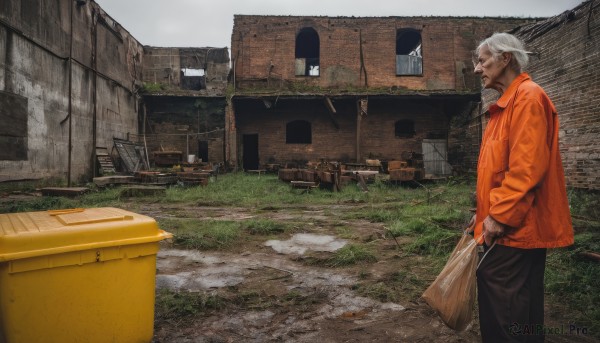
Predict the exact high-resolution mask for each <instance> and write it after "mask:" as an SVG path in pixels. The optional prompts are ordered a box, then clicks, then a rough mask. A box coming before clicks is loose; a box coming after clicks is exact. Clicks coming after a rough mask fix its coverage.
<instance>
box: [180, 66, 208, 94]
mask: <svg viewBox="0 0 600 343" xmlns="http://www.w3.org/2000/svg"><path fill="white" fill-rule="evenodd" d="M180 75H181V89H188V90H193V91H199V90H201V89H206V75H205V74H204V69H192V68H181V74H180Z"/></svg>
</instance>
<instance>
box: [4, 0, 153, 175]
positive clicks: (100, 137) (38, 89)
mask: <svg viewBox="0 0 600 343" xmlns="http://www.w3.org/2000/svg"><path fill="white" fill-rule="evenodd" d="M71 5H72V6H73V9H72V27H73V30H72V32H73V34H72V35H71V15H70V13H71ZM71 38H72V39H71ZM71 41H72V50H71V49H70V46H71ZM0 51H1V52H2V53H0V107H2V108H3V110H2V111H0V121H2V122H3V123H4V122H8V121H10V119H14V118H19V120H21V121H24V122H26V125H25V126H24V125H23V124H18V123H17V124H15V126H14V127H13V128H11V129H7V130H3V131H0V150H6V149H10V147H11V144H14V142H15V141H18V142H23V144H26V149H25V150H26V152H27V153H26V154H19V153H17V154H14V156H6V154H5V155H0V181H7V180H22V179H40V178H60V179H63V180H64V179H67V176H68V175H69V174H70V177H71V180H72V181H73V182H78V181H84V180H88V179H89V178H90V177H91V176H92V175H93V172H92V166H93V154H94V147H95V146H105V147H108V148H109V150H110V148H111V147H112V138H113V137H117V138H126V137H127V133H128V132H137V126H138V125H137V103H138V97H137V95H136V89H137V87H139V86H140V85H141V82H140V81H139V80H140V79H141V71H142V56H143V49H142V46H141V45H140V44H139V43H138V42H137V41H136V40H135V39H134V38H133V37H131V35H130V34H129V33H128V32H127V31H125V30H124V29H123V28H122V27H121V26H120V25H119V24H118V23H116V22H115V21H113V20H112V19H111V18H110V17H109V16H108V15H107V14H106V13H105V12H104V11H103V10H102V9H101V8H100V7H99V6H98V5H97V4H96V3H95V2H92V1H88V2H86V3H85V4H83V5H77V3H76V2H74V1H67V0H56V1H44V2H39V1H36V0H4V1H2V2H1V3H0ZM70 51H72V60H71V61H72V67H71V70H72V72H71V73H72V77H71V88H70V90H71V107H72V109H71V113H72V115H71V116H70V117H69V79H70V77H69V69H70V68H69V64H70V60H69V55H70ZM15 99H21V100H22V101H21V102H23V103H25V104H26V105H25V106H24V110H23V111H21V110H20V107H19V106H13V105H10V104H14V102H15V101H16V100H15ZM94 99H95V100H94ZM17 102H19V101H17ZM9 105H10V106H9ZM94 110H95V111H94ZM94 113H95V116H94ZM94 122H95V125H94ZM69 126H70V127H71V130H69ZM24 127H25V129H24ZM23 129H24V130H25V131H23ZM69 131H71V135H69ZM94 133H95V135H94ZM69 136H71V137H70V138H69ZM94 136H95V137H96V141H94ZM11 142H12V143H11ZM69 142H71V144H69ZM69 146H71V149H72V150H71V158H70V160H71V167H70V170H69Z"/></svg>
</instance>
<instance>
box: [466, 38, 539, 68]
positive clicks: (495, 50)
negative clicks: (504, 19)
mask: <svg viewBox="0 0 600 343" xmlns="http://www.w3.org/2000/svg"><path fill="white" fill-rule="evenodd" d="M484 45H485V46H487V47H488V49H490V52H491V53H492V56H494V58H496V59H498V58H500V56H501V55H502V53H504V52H508V53H510V54H512V56H513V59H512V61H513V62H512V63H511V64H512V67H513V68H514V69H515V70H516V71H518V72H521V69H522V68H526V67H527V64H528V63H529V55H528V54H530V52H529V51H526V50H525V47H524V44H523V42H522V41H521V40H520V39H519V38H517V37H515V36H513V35H511V34H510V33H498V32H497V33H494V34H493V35H492V36H490V37H488V38H486V39H484V40H483V41H481V43H479V46H478V47H477V50H475V53H476V54H479V50H480V49H481V47H483V46H484Z"/></svg>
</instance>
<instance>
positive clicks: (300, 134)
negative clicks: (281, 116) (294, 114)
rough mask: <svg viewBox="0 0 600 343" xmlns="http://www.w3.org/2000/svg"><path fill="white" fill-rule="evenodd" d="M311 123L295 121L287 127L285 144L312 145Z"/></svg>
mask: <svg viewBox="0 0 600 343" xmlns="http://www.w3.org/2000/svg"><path fill="white" fill-rule="evenodd" d="M310 126H311V125H310V122H307V121H306V120H294V121H291V122H289V123H287V124H286V125H285V142H286V143H287V144H311V143H312V132H311V128H310Z"/></svg>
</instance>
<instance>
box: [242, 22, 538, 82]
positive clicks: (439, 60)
mask: <svg viewBox="0 0 600 343" xmlns="http://www.w3.org/2000/svg"><path fill="white" fill-rule="evenodd" d="M533 21H534V20H531V19H530V20H527V19H514V18H449V17H385V18H381V17H380V18H354V17H352V18H350V17H296V16H249V15H236V16H234V27H233V34H232V37H231V51H232V54H231V56H232V60H233V69H234V74H235V76H234V78H235V81H236V84H237V86H238V89H239V90H241V89H243V88H250V89H256V88H265V87H281V86H282V85H283V84H290V83H291V84H292V88H296V89H298V88H301V87H303V86H304V87H326V88H340V87H342V88H344V87H345V88H352V87H354V88H355V87H365V86H367V87H370V88H381V87H383V88H389V87H397V88H407V89H419V90H422V89H428V90H441V89H444V90H447V89H452V90H464V89H476V90H479V88H480V86H479V82H478V79H477V78H476V77H475V76H474V74H473V68H472V58H471V57H472V51H473V50H474V48H475V44H476V43H477V42H478V41H479V40H481V39H482V38H484V37H486V36H487V35H489V34H491V33H493V32H495V31H503V30H507V29H510V28H513V27H515V26H517V25H521V24H524V23H527V22H533ZM304 27H311V28H313V29H314V30H316V32H317V33H318V35H319V39H320V76H318V77H310V76H295V44H296V35H297V34H298V32H299V31H300V29H302V28H304ZM401 28H412V29H415V30H418V31H420V32H421V39H422V56H423V74H422V75H420V76H396V30H397V29H401ZM361 54H362V60H361ZM361 65H362V67H363V68H362V69H361ZM278 80H281V82H278Z"/></svg>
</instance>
